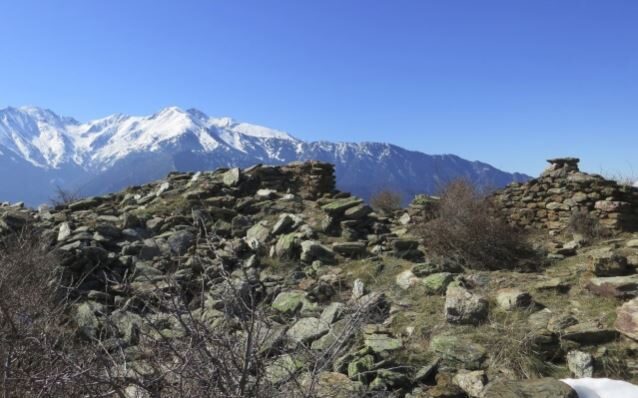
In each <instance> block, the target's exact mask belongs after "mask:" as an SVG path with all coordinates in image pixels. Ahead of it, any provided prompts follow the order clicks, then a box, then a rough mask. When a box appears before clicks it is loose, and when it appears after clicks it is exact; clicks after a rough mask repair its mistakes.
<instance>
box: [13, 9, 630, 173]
mask: <svg viewBox="0 0 638 398" xmlns="http://www.w3.org/2000/svg"><path fill="white" fill-rule="evenodd" d="M636 21H638V2H637V1H634V0H624V1H623V0H605V1H594V0H591V1H585V0H582V1H575V0H561V1H556V0H533V1H532V0H515V1H513V0H501V1H495V0H481V1H476V0H465V1H460V0H458V1H457V0H445V1H443V0H436V1H435V0H410V1H408V0H391V1H390V0H388V1H381V0H366V1H359V0H316V1H312V0H179V1H171V0H126V1H125V0H109V1H98V0H41V1H35V0H20V1H3V2H0V107H5V106H10V105H11V106H20V105H26V104H31V105H38V106H43V107H47V108H50V109H52V110H54V111H56V112H58V113H61V114H66V115H71V116H74V117H76V118H78V119H80V120H88V119H91V118H96V117H102V116H106V115H108V114H111V113H116V112H121V113H126V114H150V113H153V112H155V111H157V110H159V109H160V108H162V107H164V106H169V105H178V106H180V107H183V108H190V107H195V108H198V109H201V110H202V111H204V112H206V113H208V114H209V115H211V116H232V117H234V118H236V119H239V120H242V121H247V122H252V123H258V124H263V125H266V126H269V127H274V128H279V129H282V130H285V131H288V132H290V133H292V134H294V135H296V136H297V137H299V138H302V139H306V140H320V139H325V140H339V141H384V142H391V143H394V144H397V145H401V146H403V147H407V148H410V149H415V150H420V151H424V152H427V153H455V154H458V155H460V156H462V157H465V158H468V159H472V160H483V161H486V162H488V163H491V164H493V165H495V166H497V167H500V168H503V169H505V170H509V171H522V172H527V173H529V174H532V175H536V174H538V173H539V172H540V171H541V170H542V169H543V168H544V166H545V162H544V159H546V158H548V157H553V156H561V155H573V156H580V157H581V158H582V159H583V162H582V168H583V169H586V170H588V171H593V172H604V173H607V174H624V175H633V176H638V156H637V154H638V23H636Z"/></svg>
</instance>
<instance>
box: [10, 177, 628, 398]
mask: <svg viewBox="0 0 638 398" xmlns="http://www.w3.org/2000/svg"><path fill="white" fill-rule="evenodd" d="M299 167H301V166H299ZM304 167H306V168H307V167H314V168H317V169H321V170H324V171H325V167H326V166H325V165H321V164H314V165H310V166H308V165H306V166H304ZM293 168H294V166H293ZM322 168H323V169H322ZM274 169H278V168H274ZM321 170H319V171H321ZM324 171H321V172H322V173H323V172H324ZM271 174H272V173H270V172H269V168H267V167H263V166H257V167H255V168H251V169H247V170H239V169H230V170H218V171H215V172H203V173H196V174H192V173H174V174H171V175H169V176H168V177H167V178H166V179H165V180H163V181H158V182H156V183H152V184H148V185H144V186H140V187H131V188H129V189H127V190H125V191H123V192H120V193H117V194H112V195H108V196H104V197H95V198H88V199H83V200H80V201H76V202H72V203H67V204H63V205H60V206H58V207H56V208H54V209H41V210H40V211H39V212H33V211H31V210H28V209H25V208H22V207H21V206H20V205H5V206H3V207H2V208H1V213H2V218H1V219H2V224H1V226H2V230H3V231H4V234H11V233H15V231H18V230H19V229H20V228H22V227H24V226H25V225H34V226H35V228H37V230H38V231H40V233H41V235H42V236H44V237H45V238H46V239H48V240H49V242H50V244H51V247H52V248H54V251H55V253H56V256H57V258H58V259H59V264H58V265H57V275H58V276H59V278H60V280H61V281H63V285H64V286H68V287H70V288H69V289H68V291H69V292H70V295H69V300H71V301H70V302H71V303H72V304H71V305H70V306H69V307H68V308H67V310H66V316H67V318H64V321H65V322H66V323H65V324H66V325H68V327H69V328H73V329H74V330H76V332H75V335H76V338H77V339H82V340H84V341H88V342H91V344H98V343H99V345H100V346H101V347H104V350H105V352H109V353H122V355H121V356H120V357H121V358H120V357H117V358H120V359H113V360H112V362H111V364H110V365H109V366H110V367H111V369H110V371H112V372H114V373H118V372H119V373H118V374H121V375H124V376H125V377H122V380H125V381H126V383H125V385H123V386H122V390H121V391H122V394H124V395H121V396H126V397H155V396H179V395H175V394H176V393H175V392H174V391H178V390H176V389H175V388H176V387H175V386H177V385H182V384H184V383H186V384H188V381H189V380H195V379H197V378H198V377H199V379H197V383H199V385H200V387H201V385H202V384H205V382H204V381H203V380H206V379H209V380H210V379H211V378H214V380H215V382H214V383H216V384H217V385H218V386H217V387H215V388H218V387H219V388H218V389H215V388H213V387H210V386H208V387H207V388H209V390H207V391H209V392H210V393H209V394H210V395H208V396H225V395H226V396H242V395H243V396H272V395H273V392H275V391H276V392H277V393H278V394H279V395H281V396H320V397H332V396H342V397H350V396H393V397H394V396H396V397H412V398H416V397H439V398H441V397H448V398H452V397H459V398H460V397H486V398H490V397H512V398H513V397H547V398H550V397H552V398H556V397H558V398H560V397H573V396H575V395H574V394H575V393H574V392H573V390H571V389H570V388H569V387H568V386H567V385H566V384H563V383H561V382H560V381H558V379H560V378H564V377H570V376H575V377H588V376H595V377H610V378H617V379H623V380H628V381H632V382H634V383H636V382H638V362H637V361H636V360H635V359H634V358H635V357H636V355H635V354H636V351H637V350H638V344H637V343H636V339H638V299H635V298H634V297H635V296H636V295H638V274H636V267H638V235H632V234H630V233H620V234H617V236H614V237H613V238H607V239H599V240H596V241H592V240H589V241H587V240H585V239H583V238H582V237H579V236H572V235H567V234H562V235H555V236H553V237H551V238H548V237H547V236H546V235H543V234H542V233H539V234H538V235H535V239H536V243H537V247H538V249H539V250H544V251H545V253H546V254H545V256H544V257H545V260H543V261H542V262H541V263H539V264H538V266H537V267H534V269H533V271H530V270H529V269H527V270H524V271H525V272H521V270H518V271H517V270H497V271H477V270H472V269H467V268H464V267H463V266H462V264H459V263H458V262H455V261H453V259H450V258H441V257H433V256H431V255H430V253H429V252H428V249H427V247H424V245H423V242H421V241H420V240H419V239H418V237H416V236H414V235H413V234H412V232H411V231H412V226H413V225H414V224H415V223H418V222H422V221H423V218H422V214H423V209H424V208H428V201H427V200H424V199H423V198H421V200H420V201H419V202H416V203H415V204H414V205H413V206H411V207H410V208H408V209H405V210H400V211H397V212H395V213H393V214H391V215H381V214H378V213H375V212H374V211H373V210H372V209H371V208H370V207H369V206H367V205H366V204H365V203H363V201H362V200H360V199H358V198H356V197H353V196H350V195H349V194H347V193H341V192H337V191H334V189H332V188H331V187H330V184H326V183H325V182H326V181H327V180H326V179H325V178H324V179H323V180H321V181H323V183H324V186H323V187H322V188H321V189H316V190H312V189H310V190H308V189H307V188H308V184H310V185H311V184H312V183H313V181H312V179H310V180H308V181H305V182H302V183H301V185H297V187H296V188H295V189H285V188H284V187H285V181H283V182H281V181H280V182H281V183H280V182H277V183H273V181H272V179H270V180H269V179H268V178H267V176H269V175H271ZM275 174H276V175H278V176H280V173H279V174H278V173H275ZM320 174H321V173H320ZM309 175H312V172H310V173H309ZM277 178H280V177H277ZM304 184H306V185H304ZM273 187H274V188H273ZM211 336H214V338H211ZM201 341H204V342H205V343H204V344H203V345H198V344H197V342H201ZM159 347H161V348H162V350H160V349H159ZM155 349H157V351H153V350H155ZM149 352H150V354H149ZM185 353H187V354H185ZM113 357H114V358H115V357H116V355H115V354H113ZM189 358H199V359H200V360H201V361H200V362H196V361H195V362H193V363H195V365H196V368H193V369H191V368H188V366H189V365H188V364H189V360H188V359H189ZM171 364H174V365H175V366H171ZM197 367H199V370H201V374H198V368H197ZM185 369H188V371H186V370H185ZM185 379H186V380H185ZM224 383H227V386H226V387H223V386H220V385H221V384H224ZM198 388H199V387H198ZM224 388H225V390H224ZM171 391H173V392H171ZM191 391H196V390H191ZM192 396H195V395H192Z"/></svg>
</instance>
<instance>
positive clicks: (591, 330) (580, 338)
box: [562, 323, 618, 345]
mask: <svg viewBox="0 0 638 398" xmlns="http://www.w3.org/2000/svg"><path fill="white" fill-rule="evenodd" d="M562 337H563V339H566V340H571V341H575V342H577V343H580V344H584V345H593V344H603V343H608V342H610V341H613V340H615V339H616V338H617V337H618V332H617V331H616V330H614V329H601V328H598V327H597V326H596V325H594V324H590V323H578V324H576V325H573V326H569V327H567V328H565V329H564V330H563V335H562Z"/></svg>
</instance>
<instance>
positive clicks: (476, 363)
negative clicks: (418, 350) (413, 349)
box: [430, 335, 487, 370]
mask: <svg viewBox="0 0 638 398" xmlns="http://www.w3.org/2000/svg"><path fill="white" fill-rule="evenodd" d="M430 350H431V351H433V352H434V353H435V354H437V355H439V357H441V360H442V361H443V362H444V363H445V364H447V365H448V366H453V367H457V368H461V369H467V370H479V369H482V368H483V365H484V362H485V359H486V358H487V352H486V351H485V348H484V347H483V346H481V345H480V344H476V343H473V342H471V341H469V340H467V339H465V338H463V337H459V336H453V335H449V336H446V335H438V336H434V337H433V338H432V339H431V341H430Z"/></svg>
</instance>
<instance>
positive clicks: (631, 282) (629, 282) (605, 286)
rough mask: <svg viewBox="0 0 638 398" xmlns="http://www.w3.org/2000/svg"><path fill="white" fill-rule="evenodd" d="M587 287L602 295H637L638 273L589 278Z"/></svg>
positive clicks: (630, 296)
mask: <svg viewBox="0 0 638 398" xmlns="http://www.w3.org/2000/svg"><path fill="white" fill-rule="evenodd" d="M587 289H589V290H590V291H591V292H592V293H594V294H597V295H599V296H603V297H617V298H633V297H636V296H637V295H638V274H635V275H628V276H609V277H595V278H591V279H590V280H589V282H588V283H587Z"/></svg>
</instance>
